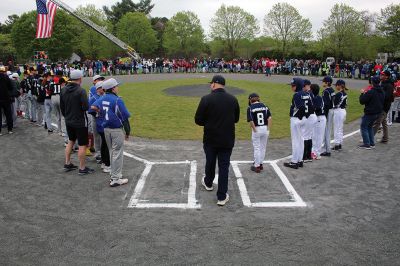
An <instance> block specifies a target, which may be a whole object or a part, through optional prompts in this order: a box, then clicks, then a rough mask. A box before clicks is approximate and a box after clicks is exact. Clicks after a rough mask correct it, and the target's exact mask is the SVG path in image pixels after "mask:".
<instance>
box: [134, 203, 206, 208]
mask: <svg viewBox="0 0 400 266" xmlns="http://www.w3.org/2000/svg"><path fill="white" fill-rule="evenodd" d="M128 207H130V206H128ZM132 207H134V208H138V209H151V208H169V209H199V208H201V205H199V204H194V205H190V204H185V203H138V204H136V205H135V206H132ZM132 207H131V208H132Z"/></svg>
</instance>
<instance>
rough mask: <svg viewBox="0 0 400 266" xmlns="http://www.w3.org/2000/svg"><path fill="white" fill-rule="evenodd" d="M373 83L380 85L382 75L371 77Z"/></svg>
mask: <svg viewBox="0 0 400 266" xmlns="http://www.w3.org/2000/svg"><path fill="white" fill-rule="evenodd" d="M371 83H372V84H375V85H378V84H379V83H381V79H380V77H379V76H373V77H371Z"/></svg>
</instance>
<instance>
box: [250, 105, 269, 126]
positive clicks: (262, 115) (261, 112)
mask: <svg viewBox="0 0 400 266" xmlns="http://www.w3.org/2000/svg"><path fill="white" fill-rule="evenodd" d="M270 116H271V112H270V110H269V109H268V107H267V106H265V105H264V104H263V103H260V102H256V103H252V104H251V105H250V106H249V107H248V108H247V122H250V121H253V122H254V125H255V126H256V127H258V126H268V118H269V117H270Z"/></svg>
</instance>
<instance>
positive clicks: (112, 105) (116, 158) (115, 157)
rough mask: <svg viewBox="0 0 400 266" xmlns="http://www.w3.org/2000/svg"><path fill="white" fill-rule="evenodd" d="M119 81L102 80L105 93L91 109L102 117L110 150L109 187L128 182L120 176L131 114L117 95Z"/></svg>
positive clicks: (129, 130)
mask: <svg viewBox="0 0 400 266" xmlns="http://www.w3.org/2000/svg"><path fill="white" fill-rule="evenodd" d="M118 85H119V83H118V82H117V81H116V80H115V79H113V78H111V79H108V80H106V81H104V82H103V85H102V86H103V89H104V90H105V91H106V94H105V95H104V96H102V97H101V98H99V99H98V100H97V101H96V102H95V103H93V105H92V109H94V110H95V111H97V112H99V113H100V114H99V115H100V116H101V117H104V122H103V128H104V138H105V140H106V143H107V147H108V149H109V152H110V162H111V169H110V170H111V172H110V176H111V180H110V187H117V186H121V185H125V184H127V183H128V179H127V178H122V168H123V163H124V140H129V135H130V132H131V126H130V124H129V117H130V116H131V115H130V113H129V112H128V110H127V109H126V107H125V103H124V101H123V100H122V99H121V98H120V97H118V92H119V87H118Z"/></svg>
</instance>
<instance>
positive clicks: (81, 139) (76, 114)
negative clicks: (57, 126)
mask: <svg viewBox="0 0 400 266" xmlns="http://www.w3.org/2000/svg"><path fill="white" fill-rule="evenodd" d="M82 77H83V74H82V71H80V70H73V71H71V74H70V82H69V83H68V85H67V86H65V87H64V88H63V89H62V90H61V95H60V107H61V113H62V115H63V116H64V117H65V125H66V127H67V133H68V138H69V142H68V145H67V147H66V148H65V165H64V171H66V172H69V171H72V170H75V169H77V167H76V166H75V165H73V164H72V163H71V152H72V148H73V147H74V144H75V142H76V140H78V146H79V151H78V158H79V175H86V174H91V173H93V172H94V170H93V169H90V168H88V167H86V146H87V145H88V118H87V115H86V111H87V110H88V109H89V102H88V99H87V95H86V91H85V90H84V89H82V88H81V86H80V84H81V83H82Z"/></svg>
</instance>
